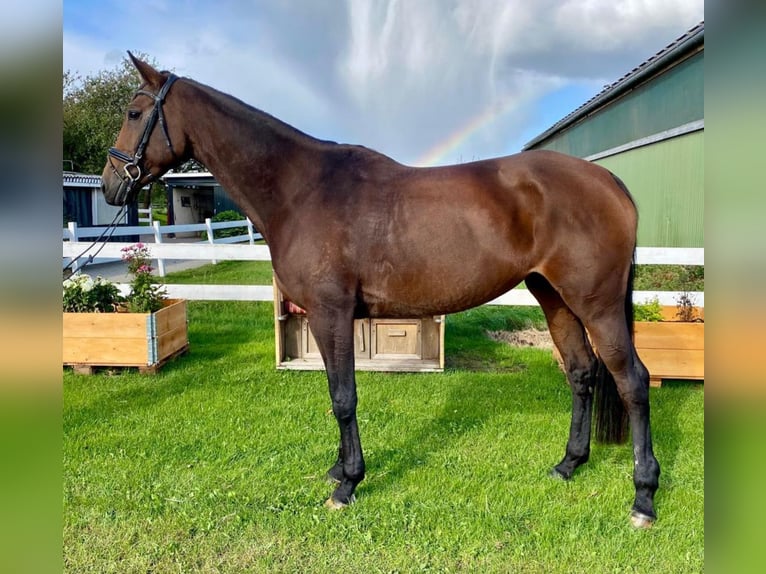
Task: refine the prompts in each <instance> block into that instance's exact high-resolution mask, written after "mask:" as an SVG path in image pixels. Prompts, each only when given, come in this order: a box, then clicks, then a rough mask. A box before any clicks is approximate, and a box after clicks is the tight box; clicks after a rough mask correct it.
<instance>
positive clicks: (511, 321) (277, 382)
mask: <svg viewBox="0 0 766 574" xmlns="http://www.w3.org/2000/svg"><path fill="white" fill-rule="evenodd" d="M248 265H255V267H257V266H258V264H248ZM211 267H212V266H211ZM214 267H216V268H217V269H218V271H219V272H221V273H227V272H230V273H237V272H235V271H234V270H233V269H230V270H228V271H227V269H226V266H225V265H224V264H219V265H217V266H214ZM235 267H236V266H235ZM202 273H205V271H204V270H203V271H202ZM187 279H188V281H189V282H192V283H201V282H203V280H202V279H200V278H199V277H191V278H187ZM171 280H184V279H183V277H181V278H179V277H174V278H171ZM230 280H231V277H230V278H229V279H227V280H225V281H224V282H229V281H230ZM208 281H210V282H212V281H213V279H212V277H209V278H208ZM232 282H234V281H232ZM251 282H255V283H261V281H251ZM541 323H542V316H541V313H540V311H539V310H538V309H534V308H529V309H519V308H499V307H496V308H493V307H481V308H478V309H474V310H471V311H468V312H465V313H461V314H459V315H453V316H450V317H449V318H448V322H447V331H446V333H447V334H446V344H445V350H446V358H447V367H448V368H447V371H446V372H445V373H441V374H384V373H359V374H358V377H357V379H358V387H359V398H360V402H359V413H358V416H359V422H360V433H361V436H362V441H363V445H364V448H365V458H366V461H367V478H366V479H365V481H364V482H362V483H361V484H360V486H359V488H358V489H357V496H358V501H357V503H356V504H354V505H352V506H350V507H348V508H346V509H345V510H343V511H340V512H331V511H328V510H326V509H325V508H323V506H322V504H323V502H324V500H325V499H326V498H327V496H328V495H329V494H330V492H331V487H330V486H329V485H328V484H326V483H325V481H324V478H323V475H324V472H325V471H326V470H327V468H328V467H329V466H330V465H331V463H332V462H333V461H334V455H335V453H336V448H337V425H336V423H335V420H334V418H333V416H332V414H331V412H330V410H329V409H330V401H329V395H328V392H327V388H326V381H325V377H324V374H323V373H321V372H295V371H289V372H282V371H276V370H275V367H274V331H273V311H272V308H271V305H270V304H268V303H263V302H191V303H190V304H189V339H190V343H191V348H190V352H189V353H188V354H187V355H185V356H183V357H181V358H179V359H176V360H175V361H173V362H171V363H169V364H167V365H166V366H165V367H163V369H162V370H161V371H160V372H159V374H157V375H154V376H150V375H146V376H142V375H139V374H137V373H135V372H131V371H124V372H117V373H111V374H110V373H108V372H105V373H101V374H97V375H92V376H77V375H74V374H73V373H71V372H69V371H66V370H65V372H64V375H63V379H64V445H63V451H64V492H63V495H64V497H63V498H64V534H63V547H64V564H65V570H66V571H68V572H98V573H105V572H119V573H126V572H243V571H246V572H338V571H344V572H363V573H367V572H421V571H428V572H586V571H587V572H663V573H665V572H674V573H677V572H699V571H702V569H703V555H704V531H703V525H704V520H703V517H704V515H703V512H704V491H703V485H704V448H703V445H704V441H703V420H704V414H703V403H704V400H703V399H704V393H703V391H702V385H699V384H681V383H678V384H675V385H674V384H665V385H664V386H663V387H662V388H661V389H652V390H651V397H652V422H653V435H654V441H655V450H656V454H657V458H658V459H659V461H660V463H661V465H662V476H661V478H660V490H659V491H658V493H657V498H656V507H657V511H658V514H659V520H658V522H657V523H656V525H655V526H654V528H652V529H651V530H647V531H636V530H634V529H632V528H631V527H630V526H629V523H628V513H629V510H630V505H631V503H632V497H633V485H632V481H631V471H632V456H631V449H630V446H628V445H624V446H618V447H614V446H610V447H604V446H598V445H597V446H594V448H593V452H592V455H591V461H590V462H589V463H588V464H587V465H585V466H584V467H582V468H581V469H580V470H579V471H578V472H577V473H576V474H575V477H574V478H573V480H571V481H569V482H564V481H559V480H554V479H550V478H548V477H547V472H548V470H549V469H550V468H551V467H552V466H553V465H554V464H555V463H557V462H558V461H559V459H560V458H561V456H562V455H563V452H564V445H565V442H566V436H567V432H568V427H569V416H570V396H569V391H568V388H567V386H566V383H565V380H564V376H563V374H562V373H561V372H560V371H559V370H558V369H557V367H556V365H555V363H554V361H553V360H552V358H551V355H550V352H545V351H541V350H536V349H514V348H511V347H509V346H507V345H505V344H502V343H497V342H494V341H491V340H490V339H489V338H488V337H486V336H485V335H484V330H485V329H488V330H499V329H511V328H520V327H525V326H528V325H538V326H539V325H540V324H541Z"/></svg>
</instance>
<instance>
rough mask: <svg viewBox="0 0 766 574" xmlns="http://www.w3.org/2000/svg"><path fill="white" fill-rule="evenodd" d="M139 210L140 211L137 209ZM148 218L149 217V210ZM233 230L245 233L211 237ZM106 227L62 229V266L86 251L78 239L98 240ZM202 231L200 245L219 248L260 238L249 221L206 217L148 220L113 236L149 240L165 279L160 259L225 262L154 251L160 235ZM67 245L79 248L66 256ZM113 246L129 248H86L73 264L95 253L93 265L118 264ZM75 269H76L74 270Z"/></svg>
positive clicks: (85, 244) (74, 225)
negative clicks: (162, 222)
mask: <svg viewBox="0 0 766 574" xmlns="http://www.w3.org/2000/svg"><path fill="white" fill-rule="evenodd" d="M139 211H141V210H139ZM149 212H150V217H151V210H149ZM235 227H244V228H246V230H247V232H246V233H245V234H243V235H234V236H232V237H222V238H219V239H215V238H214V233H213V232H214V230H216V229H232V228H235ZM106 229H107V228H106V227H78V226H77V224H76V223H75V222H70V223H69V224H68V226H67V227H66V228H64V230H63V239H64V246H65V247H64V250H65V253H64V258H65V262H64V264H65V265H66V264H67V263H69V261H70V260H71V258H72V257H77V256H78V255H79V254H80V253H81V252H83V251H85V250H86V249H87V248H88V245H89V242H80V240H81V239H85V238H92V239H93V240H95V239H96V238H98V237H100V236H101V234H102V233H104V231H106ZM202 231H204V232H205V233H206V235H207V239H204V240H202V243H207V244H209V245H219V244H224V243H242V242H244V241H247V242H248V244H249V245H253V244H254V243H255V241H257V240H259V239H262V236H261V234H260V233H257V232H256V231H255V228H254V227H253V223H252V222H251V221H250V219H243V220H240V221H216V222H213V221H212V220H211V219H210V218H209V217H208V218H206V219H205V223H190V224H185V225H160V222H159V221H152V222H151V225H150V226H145V225H141V226H120V227H118V228H116V229H115V230H114V235H118V236H120V235H138V236H139V237H141V241H143V242H144V243H149V242H150V241H149V240H150V239H151V240H152V242H153V244H156V245H153V246H152V248H151V253H152V255H154V256H155V257H156V258H157V270H158V271H159V274H160V277H164V276H165V262H164V259H210V261H211V262H212V263H216V262H217V260H218V259H226V258H225V257H224V258H221V257H218V258H216V256H215V254H214V253H212V254H211V256H210V257H196V256H192V257H187V256H185V255H184V253H185V251H184V250H183V249H182V250H181V255H180V256H179V257H164V256H163V255H162V253H160V252H158V251H157V246H158V245H159V244H163V243H164V242H165V241H166V240H167V239H163V236H168V235H171V234H176V233H190V232H191V233H194V232H196V233H199V232H202ZM67 243H68V244H69V245H70V247H72V246H74V245H79V246H80V247H79V251H77V250H70V252H69V254H68V255H67V253H66V249H67V248H66V245H67ZM198 244H199V243H195V242H193V241H191V242H189V243H178V244H177V245H186V246H192V245H198ZM114 245H120V248H122V247H125V246H128V245H133V244H132V243H118V242H109V243H107V244H106V245H104V244H102V243H99V244H98V245H97V246H94V247H93V248H91V249H88V250H87V252H86V253H85V254H84V255H83V257H82V259H81V261H80V262H78V263H77V264H76V265H81V264H82V263H84V262H85V260H86V258H87V257H88V255H89V254H91V253H93V254H95V253H96V252H98V256H97V257H95V258H94V262H96V263H105V262H108V261H119V260H120V257H121V255H122V254H121V253H120V250H119V249H117V250H116V252H115V250H114V249H112V246H114ZM75 269H76V268H75Z"/></svg>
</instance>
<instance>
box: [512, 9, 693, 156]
mask: <svg viewBox="0 0 766 574" xmlns="http://www.w3.org/2000/svg"><path fill="white" fill-rule="evenodd" d="M704 45H705V22H704V20H703V21H702V22H700V23H699V24H697V25H696V26H694V27H693V28H691V29H689V30H688V31H687V32H686V33H685V34H683V35H682V36H680V37H678V38H676V39H675V40H674V41H673V42H671V43H670V44H668V45H667V46H665V47H664V48H663V49H662V50H660V51H659V52H657V53H656V54H655V55H653V56H652V57H651V58H649V59H648V60H646V61H645V62H642V63H641V64H639V65H638V66H636V67H635V68H633V69H632V70H631V71H630V72H628V73H627V74H625V75H624V76H622V77H621V78H620V79H619V80H617V81H616V82H614V83H613V84H610V85H608V86H606V87H605V88H604V89H603V90H601V91H600V92H599V93H598V94H596V95H595V96H593V97H592V98H591V99H590V100H588V101H587V102H585V103H584V104H583V105H581V106H580V107H579V108H577V109H576V110H574V111H573V112H571V113H570V114H568V115H566V116H565V117H564V118H562V119H560V120H559V121H558V122H556V123H555V124H553V125H552V126H551V127H550V128H548V129H547V130H545V131H544V132H543V133H542V134H540V135H539V136H537V137H535V138H533V139H532V140H530V141H529V142H527V143H526V144H525V145H524V149H525V150H526V149H529V148H530V147H532V146H534V145H535V144H538V143H540V142H541V141H543V140H545V139H548V138H549V137H550V136H552V135H554V134H555V133H557V132H560V131H561V130H563V129H565V128H567V127H569V126H571V125H572V124H574V123H575V122H577V121H578V120H580V119H582V118H584V117H585V116H587V115H589V114H591V113H592V112H594V111H595V110H597V109H598V108H600V107H601V106H603V105H605V104H606V103H608V102H609V101H611V100H614V99H616V98H617V97H619V96H621V95H622V94H624V93H625V92H627V91H628V90H630V89H632V88H634V87H635V86H636V85H638V84H639V83H641V82H643V81H645V80H647V79H648V78H650V77H651V76H652V75H654V74H655V73H656V72H658V71H659V70H662V69H663V68H664V67H666V66H667V65H669V64H671V63H673V62H676V61H678V60H680V59H681V58H683V57H684V56H686V55H687V54H689V53H690V52H692V51H694V50H696V49H697V48H698V47H700V46H702V47H703V49H704Z"/></svg>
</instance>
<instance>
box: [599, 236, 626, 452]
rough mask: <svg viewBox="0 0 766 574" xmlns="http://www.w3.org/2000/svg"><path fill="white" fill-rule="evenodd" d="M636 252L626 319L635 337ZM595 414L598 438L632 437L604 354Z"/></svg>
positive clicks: (613, 440) (602, 440) (616, 440)
mask: <svg viewBox="0 0 766 574" xmlns="http://www.w3.org/2000/svg"><path fill="white" fill-rule="evenodd" d="M635 258H636V256H635V251H634V253H633V261H632V262H631V264H630V272H629V273H628V288H627V292H626V293H625V320H626V321H627V323H628V331H630V337H631V339H632V338H633V279H634V278H635V271H636V259H635ZM593 402H594V416H595V421H596V429H595V430H596V432H595V435H596V442H599V443H605V444H622V443H624V442H625V440H626V439H627V438H628V416H627V413H626V412H625V407H624V405H623V404H622V399H620V395H619V394H618V393H617V385H616V383H615V382H614V377H612V374H611V373H610V372H609V369H607V368H606V365H605V364H604V361H602V360H601V357H599V358H598V368H597V371H596V388H595V393H594V398H593Z"/></svg>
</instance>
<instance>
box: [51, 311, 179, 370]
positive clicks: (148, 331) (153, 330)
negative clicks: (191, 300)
mask: <svg viewBox="0 0 766 574" xmlns="http://www.w3.org/2000/svg"><path fill="white" fill-rule="evenodd" d="M63 316H64V337H63V363H64V365H70V366H73V367H75V369H76V370H78V371H80V372H90V370H91V369H90V368H92V367H97V366H98V367H138V368H139V371H141V372H155V371H156V369H157V368H158V367H159V366H161V365H162V364H164V363H165V362H166V361H167V360H168V359H170V358H172V357H175V356H177V355H178V354H181V353H183V352H185V351H186V349H188V346H189V339H188V336H187V328H186V300H185V299H168V300H167V301H166V305H165V307H163V308H162V309H160V310H159V311H156V312H154V313H64V314H63Z"/></svg>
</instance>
